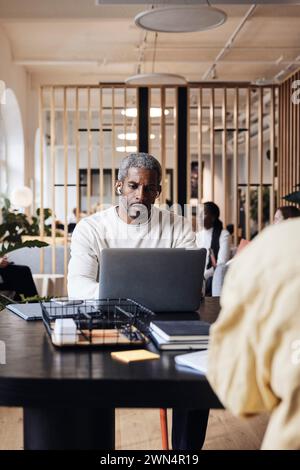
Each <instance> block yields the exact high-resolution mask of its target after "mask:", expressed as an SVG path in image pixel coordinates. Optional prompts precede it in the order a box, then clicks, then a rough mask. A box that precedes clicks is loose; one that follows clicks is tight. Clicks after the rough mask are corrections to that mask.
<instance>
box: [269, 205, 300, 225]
mask: <svg viewBox="0 0 300 470" xmlns="http://www.w3.org/2000/svg"><path fill="white" fill-rule="evenodd" d="M293 217H300V210H299V209H298V207H295V206H282V207H278V209H277V211H276V212H275V215H274V224H279V223H280V222H283V221H284V220H286V219H291V218H293Z"/></svg>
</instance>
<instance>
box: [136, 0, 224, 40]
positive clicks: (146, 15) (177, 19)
mask: <svg viewBox="0 0 300 470" xmlns="http://www.w3.org/2000/svg"><path fill="white" fill-rule="evenodd" d="M226 19H227V15H226V13H224V12H223V11H222V10H219V9H218V8H214V7H212V6H211V5H210V4H209V2H207V5H189V6H187V5H184V6H183V5H180V6H168V7H163V8H154V9H152V10H148V11H143V12H142V13H139V14H138V15H137V16H136V17H135V19H134V21H135V24H136V25H137V26H139V27H140V28H143V29H146V30H148V31H157V32H161V33H191V32H194V31H207V30H209V29H213V28H217V27H218V26H221V25H222V24H223V23H225V21H226Z"/></svg>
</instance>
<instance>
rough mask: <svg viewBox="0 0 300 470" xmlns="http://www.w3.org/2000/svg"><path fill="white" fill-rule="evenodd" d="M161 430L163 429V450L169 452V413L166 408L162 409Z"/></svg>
mask: <svg viewBox="0 0 300 470" xmlns="http://www.w3.org/2000/svg"><path fill="white" fill-rule="evenodd" d="M159 411H160V429H161V443H162V449H163V450H169V438H168V413H167V409H166V408H160V410H159Z"/></svg>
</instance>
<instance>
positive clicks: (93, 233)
mask: <svg viewBox="0 0 300 470" xmlns="http://www.w3.org/2000/svg"><path fill="white" fill-rule="evenodd" d="M161 177H162V171H161V166H160V163H159V162H158V161H157V160H156V158H154V157H153V156H152V155H149V154H147V153H136V154H131V155H129V156H128V157H125V158H124V159H123V160H122V162H121V165H120V169H119V174H118V180H117V182H116V191H117V194H118V195H119V203H118V205H116V206H113V207H110V208H109V209H106V210H103V211H101V212H97V213H96V214H93V215H91V216H89V217H86V218H84V219H83V220H81V221H80V222H79V223H78V224H77V226H76V228H75V230H74V232H73V236H72V243H71V260H70V263H69V272H68V293H69V296H70V297H72V298H75V299H76V298H81V299H93V298H98V292H99V279H98V276H99V264H100V255H101V250H102V249H103V248H189V247H195V235H194V233H193V231H192V228H191V225H190V224H189V222H188V221H187V220H186V219H185V218H184V217H181V216H179V215H176V214H174V213H171V212H170V211H167V210H161V209H159V208H157V207H155V206H154V203H155V200H156V199H157V198H158V197H159V195H160V193H161Z"/></svg>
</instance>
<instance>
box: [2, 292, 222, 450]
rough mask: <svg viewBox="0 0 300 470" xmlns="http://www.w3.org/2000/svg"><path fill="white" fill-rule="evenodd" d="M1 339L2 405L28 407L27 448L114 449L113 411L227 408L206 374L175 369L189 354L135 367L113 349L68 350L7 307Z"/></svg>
mask: <svg viewBox="0 0 300 470" xmlns="http://www.w3.org/2000/svg"><path fill="white" fill-rule="evenodd" d="M218 313H219V299H217V298H208V299H206V300H205V302H204V303H203V304H202V306H201V308H200V313H199V315H200V317H201V318H202V319H204V320H207V321H209V322H213V321H214V320H215V319H216V317H217V316H218ZM195 316H196V318H198V314H191V315H188V318H191V319H192V318H195ZM164 317H166V315H164ZM167 318H178V319H180V318H183V316H182V315H178V314H176V315H170V314H168V315H167ZM184 318H187V315H186V314H184ZM0 340H2V341H5V344H6V365H0V406H21V407H23V408H24V447H25V449H70V448H71V449H72V448H73V449H74V448H75V449H113V448H114V434H115V429H114V408H121V407H126V408H127V407H134V408H138V407H143V408H147V407H148V408H172V407H189V408H198V409H200V408H220V407H221V404H220V402H219V400H218V399H217V397H216V395H215V394H214V393H213V391H212V389H211V388H210V386H209V384H208V382H207V380H206V379H205V377H203V376H201V375H199V374H197V373H195V372H193V371H192V370H191V371H186V370H182V369H178V367H177V368H176V366H175V363H174V356H175V355H176V354H182V353H184V351H172V352H171V351H164V352H162V353H161V357H160V359H159V360H155V361H145V362H141V363H131V364H123V363H121V362H117V361H115V360H113V359H111V356H110V351H111V349H108V350H103V349H102V350H101V349H100V348H99V349H89V350H83V349H81V350H79V349H72V350H68V351H66V350H64V351H62V350H59V349H56V348H54V346H52V344H51V343H50V340H49V337H48V336H47V334H46V331H45V328H44V325H43V323H42V322H39V321H37V322H25V321H24V320H22V319H21V318H19V317H17V316H16V315H14V314H13V313H11V312H9V311H7V310H3V311H2V312H0ZM148 348H149V349H150V350H153V351H156V349H155V347H154V346H153V345H149V346H148Z"/></svg>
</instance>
